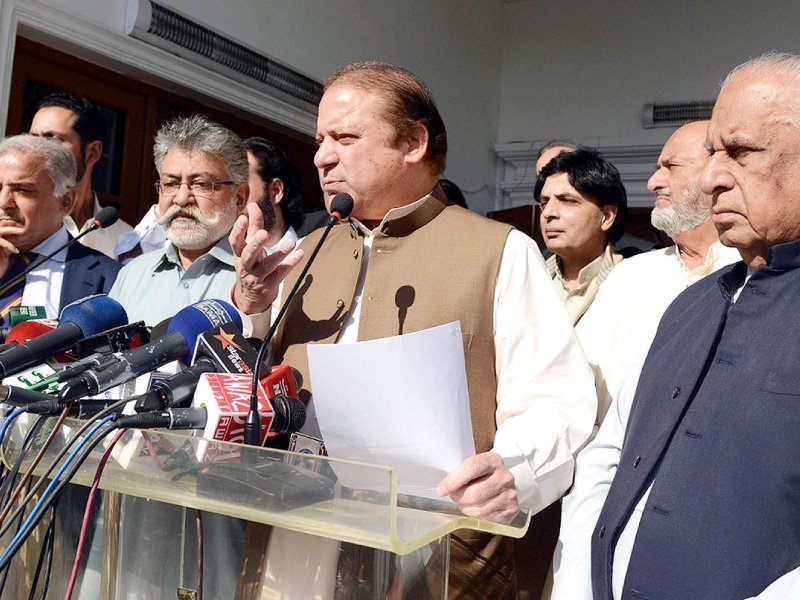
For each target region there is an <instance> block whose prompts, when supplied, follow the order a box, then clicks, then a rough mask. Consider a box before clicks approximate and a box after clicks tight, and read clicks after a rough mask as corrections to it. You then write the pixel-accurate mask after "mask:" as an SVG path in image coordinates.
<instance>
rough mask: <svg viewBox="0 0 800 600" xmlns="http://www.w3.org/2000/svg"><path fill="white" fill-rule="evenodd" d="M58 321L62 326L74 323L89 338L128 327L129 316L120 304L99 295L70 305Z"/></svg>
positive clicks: (62, 312)
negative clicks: (108, 330) (107, 330)
mask: <svg viewBox="0 0 800 600" xmlns="http://www.w3.org/2000/svg"><path fill="white" fill-rule="evenodd" d="M58 320H59V322H60V323H61V325H65V324H67V323H73V324H74V325H76V326H77V327H78V329H80V331H81V334H83V337H89V336H90V335H95V334H97V333H100V332H101V331H105V330H106V329H113V328H114V327H122V326H123V325H127V324H128V314H127V313H126V312H125V309H124V308H122V305H121V304H120V303H119V302H117V301H116V300H114V299H113V298H109V297H108V296H106V295H105V294H98V295H96V296H87V297H86V298H81V299H80V300H76V301H75V302H73V303H72V304H68V305H67V306H65V307H64V309H63V310H62V311H61V316H60V317H59V319H58Z"/></svg>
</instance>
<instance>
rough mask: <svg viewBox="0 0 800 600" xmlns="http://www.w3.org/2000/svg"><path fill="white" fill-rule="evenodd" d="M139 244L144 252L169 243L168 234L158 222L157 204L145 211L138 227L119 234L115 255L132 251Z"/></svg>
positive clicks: (160, 247)
mask: <svg viewBox="0 0 800 600" xmlns="http://www.w3.org/2000/svg"><path fill="white" fill-rule="evenodd" d="M137 244H139V245H140V246H141V248H142V254H147V253H148V252H153V251H155V250H161V249H162V248H164V247H165V246H166V244H167V234H166V233H165V232H164V228H163V227H161V225H159V224H158V215H157V214H156V205H155V204H153V205H152V206H151V207H150V209H149V210H148V211H147V212H146V213H145V215H144V216H143V217H142V220H141V221H139V222H138V223H137V224H136V227H134V228H133V229H131V230H129V231H126V232H125V233H123V234H122V235H120V236H119V238H118V239H117V243H116V246H115V248H114V256H115V257H117V256H121V255H123V254H125V253H127V252H130V251H131V250H133V249H134V248H135V247H136V245H137Z"/></svg>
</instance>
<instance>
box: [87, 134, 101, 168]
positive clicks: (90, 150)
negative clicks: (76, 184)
mask: <svg viewBox="0 0 800 600" xmlns="http://www.w3.org/2000/svg"><path fill="white" fill-rule="evenodd" d="M102 157H103V142H101V141H100V140H94V141H92V142H89V143H88V144H86V149H85V150H84V161H85V162H86V166H87V167H91V166H94V164H95V163H96V162H97V161H98V160H100V159H101V158H102Z"/></svg>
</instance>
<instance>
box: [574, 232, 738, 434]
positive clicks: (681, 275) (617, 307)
mask: <svg viewBox="0 0 800 600" xmlns="http://www.w3.org/2000/svg"><path fill="white" fill-rule="evenodd" d="M739 260H741V256H739V253H738V252H737V251H736V250H735V249H733V248H727V247H725V246H723V245H722V244H720V243H719V242H715V243H713V244H711V246H709V248H708V252H707V253H706V260H705V262H704V263H703V264H701V265H698V266H696V267H695V268H693V269H691V270H690V269H688V268H687V267H686V265H685V264H684V263H683V260H682V259H681V256H680V251H679V250H678V247H677V246H670V247H669V248H665V249H663V250H652V251H650V252H645V253H643V254H639V255H637V256H633V257H631V258H629V259H626V260H624V261H623V262H622V263H620V264H619V265H617V266H616V267H615V268H614V270H613V271H612V272H611V273H609V275H608V277H607V278H606V280H605V281H604V282H603V285H602V286H601V287H600V289H599V290H598V292H597V296H596V297H595V299H594V302H593V303H592V305H591V306H590V307H589V308H588V309H587V311H586V314H585V315H584V316H583V318H582V319H581V320H580V322H579V323H578V324H577V325H576V326H575V331H576V332H577V334H578V339H579V340H580V341H581V345H582V346H583V350H584V352H586V358H588V359H589V363H590V364H592V365H593V366H594V368H595V375H596V376H598V377H601V380H600V381H599V383H598V395H599V398H598V399H599V401H600V410H599V412H598V422H599V421H600V420H602V417H603V416H604V415H605V411H606V409H607V408H608V406H609V404H610V403H611V399H612V398H613V397H614V395H615V393H616V391H617V389H619V386H620V385H621V383H622V378H623V377H624V376H625V374H626V373H627V372H628V370H629V369H630V366H631V364H632V363H633V362H635V361H636V360H637V359H638V357H639V355H641V354H645V353H646V352H647V350H648V348H650V343H651V342H652V341H653V336H655V334H656V329H657V328H658V323H659V321H661V315H663V314H664V311H665V310H667V307H668V306H669V305H670V304H671V303H672V301H673V300H674V299H675V298H676V297H677V295H678V294H680V293H681V292H682V291H683V290H685V289H686V288H687V287H689V286H690V285H691V284H693V283H695V282H696V281H699V280H700V279H702V278H703V277H705V276H706V275H708V274H710V273H712V272H714V271H716V270H717V269H721V268H722V267H724V266H726V265H729V264H731V263H734V262H737V261H739Z"/></svg>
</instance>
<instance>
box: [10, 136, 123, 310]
mask: <svg viewBox="0 0 800 600" xmlns="http://www.w3.org/2000/svg"><path fill="white" fill-rule="evenodd" d="M75 177H76V166H75V158H74V157H73V156H72V153H71V152H70V151H69V149H67V148H66V147H65V146H64V145H63V144H60V143H59V142H57V141H55V140H50V139H44V138H38V137H34V136H31V135H18V136H13V137H9V138H6V139H5V140H3V141H2V142H0V317H2V324H4V325H8V321H9V314H10V311H11V309H12V308H13V307H14V306H19V305H20V304H24V305H29V306H30V305H33V306H44V307H45V310H46V312H47V316H48V317H50V318H56V317H58V314H59V312H60V310H61V308H62V307H64V306H65V305H67V304H69V303H70V302H73V301H75V300H78V299H80V298H83V297H85V296H88V295H91V294H99V293H106V292H108V290H109V289H110V288H111V285H112V284H113V283H114V279H115V278H116V276H117V271H119V268H120V265H119V263H117V262H116V261H114V260H112V259H110V258H108V257H106V256H104V255H103V254H101V253H100V252H97V251H95V250H92V249H91V248H87V247H84V246H81V245H78V244H74V245H72V246H71V247H70V248H69V249H67V250H62V251H60V252H58V253H57V254H55V256H53V257H52V258H51V259H49V260H47V261H45V262H43V263H41V264H39V265H38V266H37V267H36V268H34V270H33V271H31V272H30V273H28V275H27V276H26V277H25V278H24V279H23V280H21V281H20V283H19V284H18V285H13V286H11V288H10V289H7V288H8V285H6V284H8V283H10V282H11V281H13V279H14V278H15V277H16V276H17V275H19V274H21V273H22V272H23V271H24V270H25V269H26V268H27V267H28V266H29V265H30V264H31V263H34V262H38V261H40V260H41V257H43V256H45V255H48V254H50V253H52V252H54V251H55V250H57V249H58V248H59V247H61V246H62V245H64V244H65V243H66V242H67V241H68V240H69V234H68V233H67V231H66V228H65V227H64V225H63V222H62V219H63V217H64V215H66V214H68V213H69V211H70V208H71V206H72V203H73V201H74V196H73V193H72V189H73V186H74V185H75Z"/></svg>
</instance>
